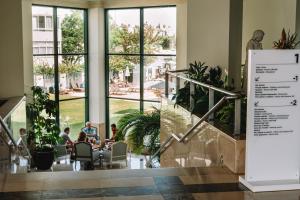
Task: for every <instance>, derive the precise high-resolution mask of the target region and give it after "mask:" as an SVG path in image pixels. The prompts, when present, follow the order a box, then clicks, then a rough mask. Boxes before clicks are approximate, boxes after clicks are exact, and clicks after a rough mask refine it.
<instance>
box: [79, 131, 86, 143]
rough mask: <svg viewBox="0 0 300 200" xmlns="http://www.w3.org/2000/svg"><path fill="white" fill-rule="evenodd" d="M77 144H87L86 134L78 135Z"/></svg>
mask: <svg viewBox="0 0 300 200" xmlns="http://www.w3.org/2000/svg"><path fill="white" fill-rule="evenodd" d="M77 142H88V138H87V137H86V133H85V132H83V131H81V132H80V133H79V135H78V139H77Z"/></svg>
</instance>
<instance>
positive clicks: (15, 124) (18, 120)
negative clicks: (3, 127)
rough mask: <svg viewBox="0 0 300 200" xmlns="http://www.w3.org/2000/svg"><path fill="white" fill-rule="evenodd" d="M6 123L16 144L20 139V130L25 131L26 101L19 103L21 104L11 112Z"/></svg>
mask: <svg viewBox="0 0 300 200" xmlns="http://www.w3.org/2000/svg"><path fill="white" fill-rule="evenodd" d="M7 122H8V123H7V124H8V126H9V128H10V130H11V131H12V133H13V138H14V140H15V141H16V142H17V141H18V140H19V138H20V129H21V128H23V129H26V101H22V102H21V104H20V105H19V106H18V107H17V108H16V109H15V110H14V111H13V113H12V114H11V116H10V117H9V120H7Z"/></svg>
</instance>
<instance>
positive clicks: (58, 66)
mask: <svg viewBox="0 0 300 200" xmlns="http://www.w3.org/2000/svg"><path fill="white" fill-rule="evenodd" d="M32 22H33V23H32V24H33V27H32V31H33V32H32V33H33V44H32V46H33V64H34V66H33V69H34V84H35V85H36V86H40V87H42V88H43V89H44V90H45V91H47V92H48V93H49V94H50V97H51V98H52V99H53V100H55V101H56V103H57V106H58V107H59V114H58V116H56V117H57V122H58V123H59V124H60V126H61V128H65V127H66V126H69V127H71V132H72V133H73V134H72V136H73V138H75V137H76V136H77V133H78V132H79V131H80V129H81V128H82V127H83V126H84V123H85V121H86V120H87V118H88V91H87V88H88V84H87V80H88V77H87V75H88V73H87V70H88V66H87V58H88V51H87V11H86V10H84V9H72V8H60V7H49V6H33V7H32Z"/></svg>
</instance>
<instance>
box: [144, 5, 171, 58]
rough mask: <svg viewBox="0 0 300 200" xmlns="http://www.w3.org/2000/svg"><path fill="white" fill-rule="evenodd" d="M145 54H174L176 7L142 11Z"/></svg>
mask: <svg viewBox="0 0 300 200" xmlns="http://www.w3.org/2000/svg"><path fill="white" fill-rule="evenodd" d="M144 41H145V44H144V51H145V53H146V54H173V55H174V54H176V7H167V8H146V9H145V10H144Z"/></svg>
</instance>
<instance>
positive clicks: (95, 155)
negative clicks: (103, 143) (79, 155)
mask: <svg viewBox="0 0 300 200" xmlns="http://www.w3.org/2000/svg"><path fill="white" fill-rule="evenodd" d="M77 142H85V143H89V144H90V145H91V146H92V148H93V144H92V143H90V142H89V141H88V138H87V134H86V133H85V132H83V131H81V132H80V133H79V136H78V139H77ZM98 148H99V147H98ZM98 148H93V158H94V160H95V158H99V155H100V151H99V149H98Z"/></svg>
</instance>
